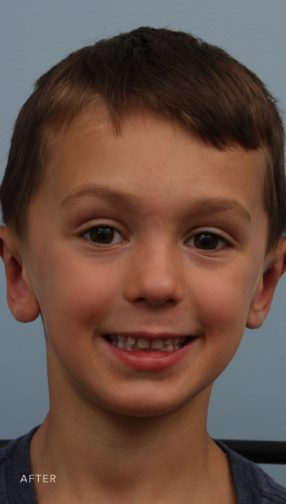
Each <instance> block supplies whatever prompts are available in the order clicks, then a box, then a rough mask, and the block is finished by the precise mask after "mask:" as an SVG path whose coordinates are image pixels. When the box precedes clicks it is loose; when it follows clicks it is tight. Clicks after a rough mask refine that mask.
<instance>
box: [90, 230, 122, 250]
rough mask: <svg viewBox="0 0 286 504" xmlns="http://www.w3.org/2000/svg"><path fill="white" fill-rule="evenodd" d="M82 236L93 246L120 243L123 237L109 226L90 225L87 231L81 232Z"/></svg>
mask: <svg viewBox="0 0 286 504" xmlns="http://www.w3.org/2000/svg"><path fill="white" fill-rule="evenodd" d="M81 236H82V238H84V239H85V240H87V241H89V242H91V243H92V244H94V245H95V246H98V247H100V246H106V245H117V244H118V243H122V242H123V241H124V238H123V237H122V235H121V234H120V233H119V231H117V230H116V229H114V228H113V227H111V226H104V225H99V226H92V227H91V228H89V229H88V230H87V231H85V232H84V233H82V234H81Z"/></svg>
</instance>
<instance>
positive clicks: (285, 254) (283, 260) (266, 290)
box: [246, 238, 286, 329]
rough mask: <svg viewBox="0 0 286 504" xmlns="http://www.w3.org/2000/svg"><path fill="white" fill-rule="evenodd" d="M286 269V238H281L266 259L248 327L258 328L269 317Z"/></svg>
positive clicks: (247, 323)
mask: <svg viewBox="0 0 286 504" xmlns="http://www.w3.org/2000/svg"><path fill="white" fill-rule="evenodd" d="M285 269H286V239H285V238H281V240H280V241H279V244H278V246H277V247H276V249H275V252H274V253H272V254H271V256H270V258H269V259H268V261H266V265H265V270H264V273H263V275H262V277H261V278H260V280H259V282H258V284H257V286H256V289H255V292H254V295H253V298H252V302H251V306H250V309H249V313H248V317H247V322H246V327H248V328H249V329H257V328H258V327H260V326H261V325H262V324H263V322H264V320H265V319H266V317H267V314H268V312H269V310H270V307H271V303H272V300H273V296H274V293H275V289H276V287H277V284H278V282H279V280H280V278H281V276H282V275H283V273H284V272H285Z"/></svg>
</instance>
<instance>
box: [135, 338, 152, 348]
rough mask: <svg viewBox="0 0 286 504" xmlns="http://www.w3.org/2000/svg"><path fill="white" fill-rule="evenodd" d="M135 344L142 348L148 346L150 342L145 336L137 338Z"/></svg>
mask: <svg viewBox="0 0 286 504" xmlns="http://www.w3.org/2000/svg"><path fill="white" fill-rule="evenodd" d="M137 346H138V347H139V348H141V349H142V350H143V349H146V348H149V347H150V343H149V341H148V340H147V338H139V339H138V340H137Z"/></svg>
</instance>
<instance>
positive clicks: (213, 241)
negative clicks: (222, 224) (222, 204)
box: [188, 231, 228, 251]
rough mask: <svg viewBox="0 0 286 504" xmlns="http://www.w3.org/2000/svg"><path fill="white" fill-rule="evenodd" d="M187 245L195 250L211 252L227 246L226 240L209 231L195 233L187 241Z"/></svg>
mask: <svg viewBox="0 0 286 504" xmlns="http://www.w3.org/2000/svg"><path fill="white" fill-rule="evenodd" d="M188 243H189V244H190V245H191V247H193V248H196V249H200V250H213V251H216V250H221V249H223V248H225V247H227V246H228V242H227V240H226V239H224V238H222V237H221V236H219V235H218V234H216V233H212V232H210V231H204V232H201V233H197V234H196V235H194V236H193V237H192V238H191V239H190V240H188Z"/></svg>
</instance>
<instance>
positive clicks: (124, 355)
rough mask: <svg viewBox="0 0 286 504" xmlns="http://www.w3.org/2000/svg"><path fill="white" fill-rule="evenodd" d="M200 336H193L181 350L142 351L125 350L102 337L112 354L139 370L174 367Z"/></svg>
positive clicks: (161, 369)
mask: <svg viewBox="0 0 286 504" xmlns="http://www.w3.org/2000/svg"><path fill="white" fill-rule="evenodd" d="M197 339H198V338H193V339H192V340H191V341H190V342H189V343H188V344H187V345H185V346H183V347H182V348H180V349H179V350H174V351H172V352H160V351H159V350H156V351H154V352H152V351H140V350H130V351H129V350H123V349H121V348H117V347H115V346H113V345H112V344H111V343H109V342H108V341H106V340H105V339H104V338H102V341H103V343H104V344H105V347H106V349H108V350H109V352H111V354H112V355H113V356H114V357H116V358H117V359H119V360H120V361H121V362H122V363H123V364H125V365H126V366H127V367H129V368H133V369H136V370H138V371H153V372H155V371H157V372H158V371H164V370H165V369H169V368H172V367H173V366H175V365H176V364H177V363H178V362H180V361H181V360H182V359H183V358H184V356H185V355H186V354H187V353H188V352H189V351H190V349H191V348H192V347H193V345H194V343H195V342H196V341H197Z"/></svg>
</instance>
